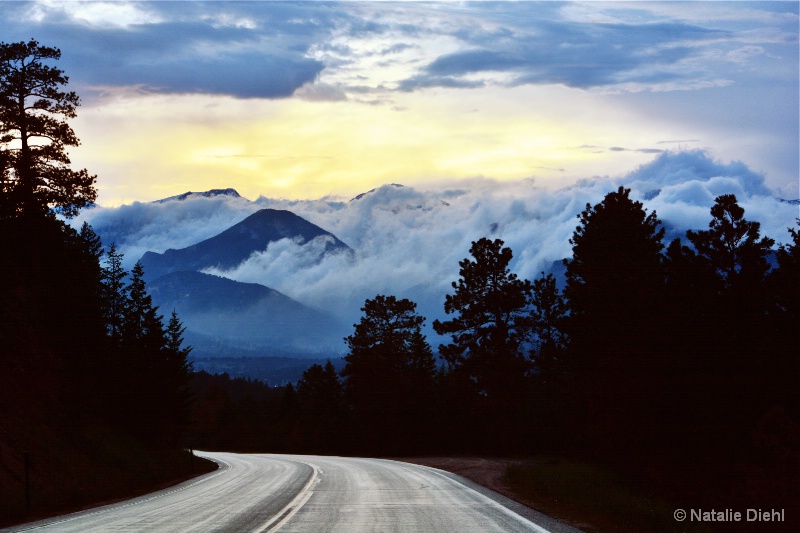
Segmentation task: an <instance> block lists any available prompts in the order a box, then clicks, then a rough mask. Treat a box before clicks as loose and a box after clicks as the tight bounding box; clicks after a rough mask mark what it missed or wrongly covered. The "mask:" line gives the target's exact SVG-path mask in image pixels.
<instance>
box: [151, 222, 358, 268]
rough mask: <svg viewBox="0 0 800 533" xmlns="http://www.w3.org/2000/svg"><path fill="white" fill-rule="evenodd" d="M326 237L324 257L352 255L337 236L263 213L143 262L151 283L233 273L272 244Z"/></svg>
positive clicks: (314, 226)
mask: <svg viewBox="0 0 800 533" xmlns="http://www.w3.org/2000/svg"><path fill="white" fill-rule="evenodd" d="M319 237H324V238H326V239H327V242H326V244H325V248H324V252H323V253H330V252H337V251H348V252H350V251H352V250H351V249H350V247H349V246H347V245H346V244H345V243H343V242H342V241H340V240H339V239H338V238H337V237H336V236H335V235H333V234H332V233H329V232H327V231H325V230H323V229H322V228H320V227H319V226H316V225H314V224H312V223H311V222H309V221H307V220H305V219H304V218H301V217H299V216H297V215H295V214H294V213H292V212H290V211H284V210H278V209H262V210H260V211H257V212H255V213H253V214H252V215H250V216H249V217H247V218H245V219H244V220H242V221H241V222H239V223H238V224H235V225H233V226H231V227H230V228H228V229H227V230H225V231H223V232H222V233H220V234H218V235H216V236H214V237H211V238H210V239H206V240H204V241H201V242H199V243H197V244H194V245H192V246H189V247H187V248H182V249H180V250H175V249H172V248H170V249H169V250H167V251H165V252H164V253H163V254H159V253H156V252H147V253H145V254H144V255H143V256H142V258H141V263H142V266H143V267H144V271H145V274H146V276H147V279H148V280H152V279H155V278H158V277H161V276H163V275H164V274H168V273H170V272H178V271H198V270H203V269H205V268H210V267H216V268H220V269H223V270H224V269H231V268H234V267H236V266H238V265H240V264H241V263H242V262H244V261H245V260H246V259H247V258H248V257H250V256H251V255H252V254H253V253H254V252H261V251H264V250H266V249H267V246H268V245H269V243H271V242H275V241H279V240H281V239H287V238H288V239H300V241H301V242H303V243H308V242H309V241H311V240H313V239H316V238H319Z"/></svg>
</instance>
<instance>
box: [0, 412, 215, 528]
mask: <svg viewBox="0 0 800 533" xmlns="http://www.w3.org/2000/svg"><path fill="white" fill-rule="evenodd" d="M15 427H16V428H17V431H15V433H14V435H13V437H12V436H10V435H5V436H4V435H3V434H2V433H0V528H2V527H7V526H11V525H13V524H19V523H22V522H28V521H33V520H38V519H41V518H46V517H49V516H56V515H59V514H64V513H67V512H72V511H77V510H81V509H85V508H88V507H94V506H97V505H102V504H106V503H112V502H114V501H119V500H124V499H127V498H132V497H135V496H139V495H142V494H146V493H148V492H151V491H154V490H158V489H161V488H165V487H167V486H170V485H173V484H176V483H179V482H181V481H183V480H186V479H190V478H192V477H195V476H198V475H200V474H203V473H205V472H209V471H213V470H215V469H216V468H217V465H216V464H215V463H212V462H210V461H206V460H204V459H202V458H199V457H194V458H193V457H191V456H190V455H189V452H188V451H184V450H163V449H161V450H155V449H148V448H145V447H143V446H142V445H140V444H139V443H137V442H136V441H134V440H131V439H129V438H126V437H125V436H124V435H121V434H119V433H117V432H114V431H110V430H108V429H107V428H104V427H101V426H94V427H90V426H87V427H84V428H83V431H82V432H81V433H80V434H77V435H71V436H68V435H65V434H64V433H63V432H60V431H57V430H54V429H53V428H51V427H47V426H36V425H34V426H28V427H25V426H22V425H21V424H20V425H16V426H15ZM4 437H5V438H4ZM26 452H27V453H26ZM25 455H27V456H28V458H29V468H28V471H29V472H28V479H29V483H28V486H27V491H26V483H25V470H26V469H25V460H24V457H25Z"/></svg>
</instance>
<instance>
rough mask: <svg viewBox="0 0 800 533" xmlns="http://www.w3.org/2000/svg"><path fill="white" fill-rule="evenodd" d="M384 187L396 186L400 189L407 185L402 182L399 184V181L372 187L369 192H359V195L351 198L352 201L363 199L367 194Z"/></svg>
mask: <svg viewBox="0 0 800 533" xmlns="http://www.w3.org/2000/svg"><path fill="white" fill-rule="evenodd" d="M382 187H395V188H397V189H400V188H402V187H405V185H401V184H399V183H389V184H388V185H381V187H375V188H374V189H370V190H368V191H367V192H362V193H361V194H359V195H357V196H355V197H353V198H351V199H350V201H351V202H352V201H353V200H361V199H362V198H364V197H365V196H366V195H368V194H370V193H373V192H375V191H377V190H378V189H380V188H382Z"/></svg>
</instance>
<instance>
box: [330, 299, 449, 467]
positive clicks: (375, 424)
mask: <svg viewBox="0 0 800 533" xmlns="http://www.w3.org/2000/svg"><path fill="white" fill-rule="evenodd" d="M416 307H417V305H416V304H415V303H414V302H412V301H410V300H407V299H400V300H398V299H397V298H396V297H395V296H384V295H377V296H376V297H375V298H374V299H367V300H366V301H365V303H364V307H363V308H362V311H363V312H364V316H363V317H362V318H361V321H360V322H359V323H358V324H356V325H355V332H354V333H353V335H350V336H348V337H347V338H346V339H345V342H346V343H347V346H348V348H349V352H348V354H347V356H346V357H345V360H346V361H347V365H346V366H345V368H344V370H343V372H342V374H343V376H344V377H345V378H346V381H345V394H346V395H347V399H348V401H349V402H350V403H351V405H352V406H353V415H354V424H355V427H354V431H355V432H356V434H358V435H360V437H361V438H360V444H361V445H362V447H363V450H362V451H368V452H371V453H377V452H384V453H388V452H394V453H399V452H401V451H404V450H405V451H407V450H408V449H409V447H410V446H411V445H412V442H413V441H414V440H415V437H414V436H415V435H416V434H417V433H416V431H415V429H414V427H415V425H416V427H419V425H420V424H424V421H423V420H422V419H421V418H420V417H427V416H428V415H430V413H431V412H432V408H431V406H430V405H426V406H425V409H424V412H420V410H419V409H418V408H417V407H416V406H415V405H414V396H413V395H414V394H416V393H417V392H420V391H422V390H425V389H427V388H429V387H431V386H432V385H429V384H431V383H432V382H433V379H434V369H435V361H434V359H433V354H432V352H431V351H430V347H429V346H427V341H426V340H425V337H424V335H423V334H422V332H421V327H422V324H423V323H424V322H425V318H424V317H422V316H420V315H418V314H417V312H416ZM426 346H427V348H426Z"/></svg>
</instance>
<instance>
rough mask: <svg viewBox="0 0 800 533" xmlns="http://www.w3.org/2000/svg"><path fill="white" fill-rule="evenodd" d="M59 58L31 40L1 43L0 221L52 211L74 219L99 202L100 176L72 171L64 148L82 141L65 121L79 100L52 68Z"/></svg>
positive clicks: (73, 114)
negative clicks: (97, 180)
mask: <svg viewBox="0 0 800 533" xmlns="http://www.w3.org/2000/svg"><path fill="white" fill-rule="evenodd" d="M60 57H61V51H60V50H59V49H58V48H51V47H48V46H42V45H40V44H39V43H38V42H37V41H35V40H33V39H31V40H30V41H28V42H27V43H26V42H19V43H9V44H7V43H0V217H6V216H14V215H16V214H20V213H40V214H42V213H46V212H47V211H48V210H49V209H50V208H53V207H56V208H58V209H59V210H60V211H61V213H63V214H64V215H66V216H74V215H76V214H77V212H78V210H79V209H80V208H81V207H84V206H86V205H87V204H89V203H91V202H93V201H94V200H95V197H96V191H95V189H94V183H95V179H96V177H95V176H90V175H89V173H88V172H87V171H86V170H85V169H84V170H78V171H75V170H72V169H71V168H70V167H69V165H70V160H69V156H68V155H67V152H66V149H67V148H68V147H71V146H78V145H79V141H78V138H77V137H76V135H75V133H74V132H73V131H72V128H71V127H70V126H69V124H68V123H67V119H70V118H74V117H75V109H76V108H77V107H78V105H80V100H79V98H78V95H76V94H75V93H74V92H67V91H64V90H63V86H65V85H66V84H67V82H68V80H69V78H68V77H67V76H65V75H64V72H63V71H62V70H61V69H59V68H56V67H53V66H51V65H50V64H48V63H50V62H52V61H55V60H58V59H59V58H60Z"/></svg>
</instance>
